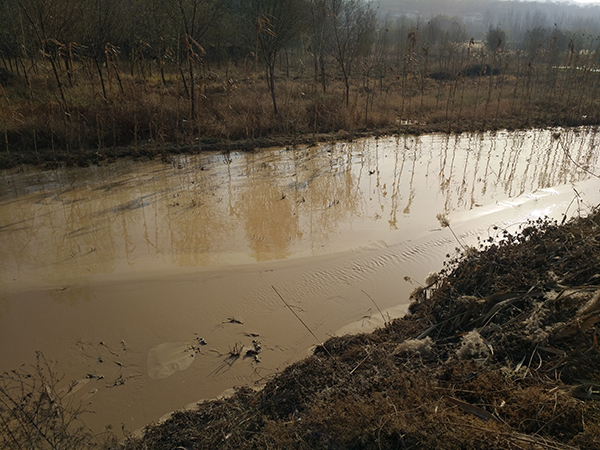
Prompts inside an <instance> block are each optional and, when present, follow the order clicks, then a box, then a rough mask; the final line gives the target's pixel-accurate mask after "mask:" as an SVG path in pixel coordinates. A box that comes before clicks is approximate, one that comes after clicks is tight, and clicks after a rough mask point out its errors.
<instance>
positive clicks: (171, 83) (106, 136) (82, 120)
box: [0, 63, 600, 167]
mask: <svg viewBox="0 0 600 450" xmlns="http://www.w3.org/2000/svg"><path fill="white" fill-rule="evenodd" d="M510 70H511V67H508V68H507V72H506V74H504V73H503V74H500V75H495V76H492V77H479V78H477V77H462V78H461V77H459V78H457V79H453V80H446V81H437V80H434V79H430V78H420V77H415V76H413V75H411V74H409V75H407V76H406V77H405V78H403V77H399V76H398V77H396V76H394V75H393V74H390V75H387V76H386V77H385V78H383V79H381V80H370V81H369V82H368V83H366V81H365V80H366V79H362V78H359V79H356V80H354V85H353V87H352V90H351V97H350V104H349V105H348V106H346V105H345V101H344V89H343V84H342V83H341V80H339V79H338V80H335V79H330V80H329V82H328V88H327V92H326V93H323V92H322V88H321V86H320V85H317V84H315V82H314V80H313V79H312V78H310V77H309V76H306V75H303V74H297V75H294V76H292V77H290V78H288V77H285V76H280V77H279V78H278V80H277V94H278V98H279V102H278V103H279V110H280V113H279V115H275V114H274V113H273V107H272V103H271V98H270V94H269V91H268V90H267V87H266V83H265V82H264V80H263V79H262V78H261V76H260V74H253V73H251V72H245V71H244V72H242V71H239V72H235V71H233V70H228V71H227V73H222V72H220V73H214V72H205V73H203V74H202V76H200V77H199V78H197V79H196V84H195V89H194V98H195V102H196V105H195V108H196V111H197V113H196V115H195V116H194V117H192V116H191V107H190V100H189V95H188V90H187V89H188V88H189V86H187V85H188V84H189V82H187V83H186V84H184V83H183V81H182V79H181V78H180V76H179V73H178V72H173V73H170V74H169V73H168V74H167V77H166V84H165V85H163V84H162V81H161V80H160V79H159V78H157V77H149V76H146V77H142V76H141V75H140V74H134V76H132V75H131V74H130V73H123V72H119V77H118V78H117V77H116V75H115V74H114V73H113V74H112V75H111V76H110V77H108V76H107V75H106V74H105V76H104V78H105V79H104V83H105V90H106V97H107V98H104V94H103V90H102V88H101V84H100V80H99V78H98V76H97V75H96V74H95V73H94V71H92V70H91V68H89V67H86V66H83V65H82V66H81V67H79V68H78V70H77V71H76V72H75V73H74V75H73V80H74V81H73V83H72V84H66V85H65V86H64V88H63V92H64V94H65V100H66V101H64V102H63V101H62V99H61V96H60V95H58V92H57V88H56V86H55V81H54V79H53V76H52V74H51V72H50V68H49V67H46V66H45V65H44V64H43V63H39V64H38V65H37V66H36V70H35V71H33V70H30V73H29V81H30V85H28V84H27V83H26V82H25V80H24V79H20V78H16V77H14V78H11V79H10V80H7V81H5V82H4V84H5V85H6V86H5V87H4V88H3V91H2V92H1V94H2V105H3V112H2V121H1V122H0V126H1V127H2V130H1V131H2V134H3V135H4V145H3V146H2V147H0V166H1V167H7V166H10V165H14V164H17V163H19V162H34V163H35V162H45V161H67V162H68V163H72V164H75V163H77V164H89V163H90V162H96V161H97V160H98V159H101V158H104V157H113V156H114V155H119V154H133V155H135V154H139V153H140V152H142V153H148V154H157V153H158V154H160V153H163V152H171V151H189V150H190V149H192V150H195V151H197V150H199V149H202V148H208V149H225V148H227V147H228V146H230V145H231V143H232V142H242V147H244V146H249V147H252V146H260V145H262V144H261V142H265V143H266V144H270V145H273V144H274V143H285V144H289V143H293V142H294V141H297V140H298V139H304V140H306V139H308V138H312V139H313V140H317V139H323V137H322V136H321V135H325V136H326V137H324V138H325V139H331V138H332V136H335V134H337V133H339V132H340V131H343V133H342V136H346V135H348V136H350V137H351V136H353V135H360V134H364V133H373V132H379V133H381V132H384V133H424V132H437V131H441V132H460V131H469V130H484V129H500V128H508V129H517V128H525V127H531V126H559V125H582V124H596V123H598V118H599V117H600V114H599V112H600V110H599V104H598V102H597V101H596V100H595V97H594V92H596V91H597V90H598V87H597V85H598V84H599V81H600V80H599V79H598V77H599V76H600V74H598V73H595V72H589V71H582V70H580V71H577V70H559V69H556V73H555V74H552V75H554V76H553V77H550V76H549V75H548V72H547V71H544V70H541V69H540V70H538V71H537V72H536V73H535V76H534V78H531V77H529V78H528V77H527V74H523V73H521V72H520V71H519V70H520V69H518V66H514V67H512V70H515V71H514V72H510Z"/></svg>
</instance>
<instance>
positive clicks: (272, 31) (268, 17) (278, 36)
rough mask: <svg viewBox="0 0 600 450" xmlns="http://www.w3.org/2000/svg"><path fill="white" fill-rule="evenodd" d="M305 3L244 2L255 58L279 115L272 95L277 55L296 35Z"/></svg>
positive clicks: (296, 0) (292, 0)
mask: <svg viewBox="0 0 600 450" xmlns="http://www.w3.org/2000/svg"><path fill="white" fill-rule="evenodd" d="M307 6H308V5H307V4H306V2H305V1H304V0H249V1H248V5H247V7H248V8H249V9H248V11H247V14H246V18H247V20H248V21H250V23H249V25H250V27H249V28H250V29H253V31H254V36H253V38H254V39H255V51H256V57H257V58H259V59H260V60H261V61H262V62H263V64H264V68H265V78H266V81H267V86H268V88H269V92H270V93H271V99H272V101H273V111H274V112H275V115H279V110H278V108H277V97H276V94H275V62H276V61H277V55H278V54H279V52H280V51H281V50H283V49H284V48H286V47H287V46H288V45H289V44H290V43H291V42H292V41H293V40H294V39H296V38H297V37H298V36H299V35H300V32H301V30H302V28H303V26H304V18H305V13H306V11H307Z"/></svg>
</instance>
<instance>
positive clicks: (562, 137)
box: [0, 129, 598, 298]
mask: <svg viewBox="0 0 600 450" xmlns="http://www.w3.org/2000/svg"><path fill="white" fill-rule="evenodd" d="M597 143H598V134H597V131H595V130H593V129H590V130H561V131H560V134H557V132H554V134H553V132H551V131H520V132H497V133H483V134H482V133H474V134H463V135H431V136H421V137H416V138H415V137H410V136H402V137H398V138H395V139H381V140H360V141H357V142H353V143H349V144H336V145H322V146H316V147H312V148H298V149H289V150H286V149H280V150H264V151H261V152H257V153H240V154H235V155H232V158H233V161H231V162H229V158H227V159H226V160H225V161H223V157H222V155H219V158H217V157H213V156H206V155H199V156H189V157H184V158H182V159H181V160H179V162H180V164H173V165H165V164H162V163H160V162H148V163H139V162H137V163H134V162H118V163H116V164H115V165H110V166H106V167H97V168H93V169H81V170H80V169H65V170H62V169H61V170H58V171H56V172H52V173H50V174H49V173H41V174H36V176H37V177H39V178H40V179H41V181H35V180H32V177H29V178H28V177H27V176H23V178H22V179H21V178H19V177H20V176H21V175H22V174H12V175H10V174H8V172H4V173H3V174H2V176H3V179H2V181H3V184H4V185H5V186H10V189H7V190H5V191H4V192H3V193H2V199H1V201H0V220H1V222H0V227H1V228H0V248H2V249H3V254H2V257H1V258H0V271H1V272H2V273H6V272H8V271H23V272H25V271H30V270H32V269H33V270H38V271H39V273H40V277H41V279H42V280H44V281H46V282H48V283H52V282H60V281H57V280H61V279H63V278H64V277H65V276H66V275H79V276H81V277H83V278H82V279H85V277H86V276H88V269H89V268H91V267H93V270H94V271H95V272H114V271H115V270H116V269H117V267H118V265H119V264H120V263H121V262H122V261H126V262H127V263H129V264H135V263H136V262H137V261H139V260H140V259H141V258H144V257H148V256H151V257H156V256H158V257H162V258H167V259H169V260H170V261H172V263H173V264H176V265H180V266H196V265H206V264H213V263H216V262H223V260H222V259H221V255H222V254H223V253H228V252H241V253H246V252H249V253H250V256H251V257H252V258H254V259H255V260H261V261H262V260H266V259H278V258H285V257H287V256H288V255H290V254H291V253H292V252H293V251H294V250H295V249H297V248H304V249H306V248H307V247H309V246H312V250H313V252H315V253H317V252H319V251H320V248H321V246H322V245H325V244H327V243H328V242H329V241H331V239H332V238H334V237H335V236H338V238H339V236H340V235H341V234H342V233H344V232H345V231H347V230H352V229H353V228H354V227H355V225H354V224H355V223H357V224H358V223H359V222H363V223H365V222H368V223H367V224H366V225H365V226H366V227H367V229H368V227H370V226H374V227H376V226H380V225H379V224H377V225H373V224H375V223H377V222H379V223H380V222H381V219H382V218H383V217H385V218H386V219H387V221H385V219H384V220H383V222H384V228H389V229H391V230H396V229H401V228H402V226H403V225H402V219H403V216H405V217H408V216H411V217H415V218H417V219H420V218H421V217H424V216H426V215H430V216H431V217H434V216H435V213H437V212H442V210H444V211H445V212H449V211H452V210H457V209H471V208H473V207H474V206H476V205H478V204H481V205H483V204H489V203H491V202H493V201H496V200H499V199H503V198H506V197H515V196H518V195H522V194H524V193H526V192H534V191H535V190H537V189H539V188H544V187H549V186H555V185H560V184H566V183H570V182H574V181H578V180H581V179H584V178H588V177H589V176H590V175H589V173H587V172H586V171H592V172H594V171H595V172H598V152H597V150H596V146H597ZM574 161H576V162H577V163H575V162H574ZM204 169H206V170H204ZM11 180H13V181H12V182H11ZM432 208H435V210H433V209H432ZM388 209H389V210H388ZM361 227H363V225H362V224H359V225H356V229H357V230H358V229H361ZM361 230H362V229H361ZM342 239H343V238H342ZM247 255H248V253H246V256H247ZM0 281H2V280H0ZM66 296H68V295H57V298H58V297H61V298H64V297H66Z"/></svg>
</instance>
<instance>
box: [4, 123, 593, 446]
mask: <svg viewBox="0 0 600 450" xmlns="http://www.w3.org/2000/svg"><path fill="white" fill-rule="evenodd" d="M598 140H599V136H598V134H597V132H596V130H595V129H592V128H581V129H566V130H532V131H517V132H496V133H479V134H461V135H425V136H419V137H415V136H402V137H389V138H380V139H365V140H359V141H355V142H349V143H335V144H321V145H317V146H310V147H307V146H302V147H294V148H291V147H290V148H273V149H266V150H264V149H263V150H260V151H257V152H231V153H229V154H227V155H224V154H200V155H193V156H190V155H182V156H176V157H173V158H172V159H171V160H170V161H169V162H168V163H165V162H162V161H160V160H132V159H127V160H121V161H117V162H115V163H110V164H105V165H101V166H94V167H89V168H60V169H56V170H48V171H41V170H39V169H36V168H33V167H19V168H16V169H11V170H9V171H3V172H0V186H1V190H0V371H6V370H11V369H16V368H18V367H20V366H21V365H22V364H31V363H33V362H34V361H35V353H36V351H41V352H43V354H44V355H45V357H46V358H48V359H49V360H50V361H52V364H53V367H54V369H55V370H56V371H57V372H58V373H60V374H64V375H65V378H64V379H63V381H62V382H61V383H62V386H63V387H65V388H66V387H67V386H68V385H69V384H70V383H71V382H75V383H76V384H75V385H74V386H75V387H74V389H72V391H73V392H72V393H71V394H70V396H69V401H74V402H81V403H82V404H84V405H85V407H86V409H88V410H90V411H93V412H94V413H93V414H91V413H90V414H87V415H85V416H84V417H83V418H84V420H85V422H86V424H88V425H89V426H90V427H91V428H92V429H93V430H95V431H100V430H102V429H103V427H104V426H106V425H108V424H111V425H112V426H113V428H114V429H116V430H119V435H120V433H121V432H123V433H125V434H127V433H129V432H133V431H135V430H138V429H140V428H141V427H143V426H144V425H146V424H147V423H149V422H151V421H155V420H158V419H159V418H160V417H162V416H163V415H165V414H168V413H169V412H170V411H173V410H175V409H179V408H182V407H184V406H186V405H188V404H191V403H193V402H195V401H198V400H200V399H203V398H212V397H215V396H217V395H219V394H221V393H223V392H224V391H226V390H227V389H230V388H232V387H234V386H242V385H260V384H261V383H264V382H266V381H268V379H269V377H271V376H273V375H274V374H275V373H276V372H277V371H278V370H281V369H282V368H283V367H285V366H286V365H288V364H289V363H291V362H293V361H296V360H298V359H301V358H303V357H304V356H306V355H307V354H308V353H309V352H310V349H311V348H312V347H313V346H314V345H317V344H318V343H319V342H322V341H324V340H326V339H327V338H328V337H329V336H332V335H335V334H340V333H346V332H361V331H369V330H372V329H373V328H374V327H377V326H381V325H382V324H383V323H384V322H385V321H387V320H390V319H391V318H393V317H398V316H400V315H402V314H404V313H405V312H406V310H407V306H408V299H409V295H410V292H411V291H412V290H413V289H415V288H416V287H417V286H419V284H422V283H423V282H424V279H425V278H426V276H427V275H428V273H429V272H431V271H437V270H439V269H440V268H441V267H442V265H443V261H444V260H445V259H446V257H447V256H446V255H449V254H450V255H454V254H455V253H456V249H457V248H461V247H463V246H468V245H477V244H478V242H479V241H478V239H479V240H486V239H488V238H491V239H492V240H493V239H496V238H499V237H500V236H501V235H502V231H503V230H504V229H508V230H509V231H515V232H516V231H517V230H518V228H519V226H520V225H522V224H523V223H525V222H526V221H527V220H531V219H536V218H538V217H543V216H546V215H547V216H550V217H554V218H556V219H558V220H559V221H560V220H562V218H563V215H567V216H572V215H574V214H585V212H586V211H589V210H590V208H591V207H592V206H593V205H597V204H599V203H600V181H599V180H598V178H597V176H596V175H597V174H599V173H600V162H599V160H598V150H597V148H596V146H597V143H598ZM438 214H443V215H445V216H446V217H447V218H448V219H449V221H450V227H451V228H442V227H441V225H440V222H439V221H438V219H437V218H436V216H437V215H438ZM455 235H456V236H455ZM121 430H123V431H121Z"/></svg>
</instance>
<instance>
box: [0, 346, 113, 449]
mask: <svg viewBox="0 0 600 450" xmlns="http://www.w3.org/2000/svg"><path fill="white" fill-rule="evenodd" d="M61 381H62V380H61V379H60V378H59V377H58V376H57V374H56V371H55V370H54V369H53V367H52V363H51V362H50V361H48V360H47V359H46V358H45V357H44V356H43V355H42V354H41V353H38V354H37V361H36V364H35V365H34V366H32V367H21V368H20V369H18V370H12V371H10V372H6V373H3V374H0V448H2V449H4V450H22V449H39V450H44V449H52V450H58V449H65V450H84V449H91V448H102V447H108V446H109V445H113V446H114V445H116V440H115V439H114V435H113V434H112V433H111V432H109V431H108V430H107V432H106V433H103V434H101V435H94V434H93V433H92V432H91V431H90V429H89V428H88V427H87V426H86V425H85V421H84V420H83V416H85V414H86V413H89V412H90V411H86V410H85V408H84V407H82V406H81V405H80V404H79V403H78V402H76V401H74V399H73V397H72V394H73V393H74V391H75V390H77V383H76V382H74V383H72V384H70V385H68V386H67V387H65V388H62V389H59V388H58V386H59V385H60V384H61Z"/></svg>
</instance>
